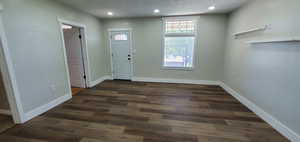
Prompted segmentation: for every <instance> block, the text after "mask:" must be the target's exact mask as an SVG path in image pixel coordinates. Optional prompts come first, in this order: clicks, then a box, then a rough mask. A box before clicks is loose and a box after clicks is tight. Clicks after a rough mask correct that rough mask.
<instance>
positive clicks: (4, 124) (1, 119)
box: [0, 114, 15, 142]
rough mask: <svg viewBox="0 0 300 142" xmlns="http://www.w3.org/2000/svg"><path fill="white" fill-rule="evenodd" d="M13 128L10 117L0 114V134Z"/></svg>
mask: <svg viewBox="0 0 300 142" xmlns="http://www.w3.org/2000/svg"><path fill="white" fill-rule="evenodd" d="M14 126H15V124H14V122H13V119H12V116H9V115H4V114H0V134H1V133H3V132H5V131H6V130H7V129H9V128H12V127H14ZM1 142H2V141H1Z"/></svg>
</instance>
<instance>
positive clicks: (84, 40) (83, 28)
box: [58, 18, 92, 95]
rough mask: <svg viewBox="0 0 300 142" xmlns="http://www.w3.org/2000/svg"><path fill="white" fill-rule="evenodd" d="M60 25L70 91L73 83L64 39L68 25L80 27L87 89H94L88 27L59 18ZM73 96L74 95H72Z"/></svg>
mask: <svg viewBox="0 0 300 142" xmlns="http://www.w3.org/2000/svg"><path fill="white" fill-rule="evenodd" d="M58 23H59V26H60V32H61V40H62V46H63V54H64V58H65V68H66V71H67V77H68V86H69V90H70V92H72V91H71V81H70V72H69V66H68V59H67V53H66V52H67V49H66V47H65V38H64V31H63V28H62V25H64V24H66V25H71V26H74V27H78V28H80V32H81V34H82V39H81V40H82V49H83V50H82V51H83V53H82V56H83V64H84V71H85V75H86V79H85V81H86V84H87V87H92V86H91V72H90V63H89V59H88V57H89V54H88V49H87V47H88V46H87V34H86V32H87V27H86V25H84V24H81V23H77V22H74V21H69V20H65V19H60V18H58ZM70 94H71V95H72V93H70Z"/></svg>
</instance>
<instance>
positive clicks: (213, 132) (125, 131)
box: [0, 81, 288, 142]
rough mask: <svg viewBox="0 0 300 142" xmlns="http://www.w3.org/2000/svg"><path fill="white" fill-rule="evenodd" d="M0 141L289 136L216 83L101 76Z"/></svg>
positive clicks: (279, 139) (179, 141) (214, 140)
mask: <svg viewBox="0 0 300 142" xmlns="http://www.w3.org/2000/svg"><path fill="white" fill-rule="evenodd" d="M0 141H1V142H2V141H3V142H288V140H287V139H286V138H284V137H283V136H281V135H280V134H279V133H278V132H276V131H275V130H274V129H273V128H271V126H270V125H268V124H267V123H265V122H264V121H263V120H261V119H260V118H259V117H257V116H256V115H255V114H254V113H252V112H251V111H250V110H249V109H247V108H246V107H245V106H243V105H242V104H241V103H240V102H238V101H237V100H236V99H234V98H233V97H232V96H230V95H229V94H227V93H226V92H225V91H224V90H223V89H222V88H220V87H218V86H203V85H186V84H163V83H143V82H127V81H105V82H103V83H101V84H99V85H98V86H96V87H95V88H92V89H86V90H83V91H81V92H80V93H79V94H77V95H76V96H74V97H73V99H72V100H70V101H68V102H66V103H64V104H62V105H60V106H58V107H56V108H54V109H52V110H51V111H49V112H47V113H45V114H43V115H41V116H39V117H37V118H35V119H33V120H31V121H30V122H28V123H26V124H24V125H18V126H16V127H15V128H13V129H10V130H9V131H7V132H5V133H3V134H1V135H0Z"/></svg>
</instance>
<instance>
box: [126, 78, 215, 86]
mask: <svg viewBox="0 0 300 142" xmlns="http://www.w3.org/2000/svg"><path fill="white" fill-rule="evenodd" d="M132 81H137V82H160V83H184V84H200V85H219V84H220V83H219V81H211V80H187V79H170V78H151V77H133V78H132Z"/></svg>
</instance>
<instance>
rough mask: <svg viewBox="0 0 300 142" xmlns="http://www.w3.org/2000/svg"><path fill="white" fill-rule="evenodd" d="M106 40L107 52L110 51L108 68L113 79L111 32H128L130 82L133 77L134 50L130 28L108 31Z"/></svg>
mask: <svg viewBox="0 0 300 142" xmlns="http://www.w3.org/2000/svg"><path fill="white" fill-rule="evenodd" d="M107 31H108V40H109V50H110V67H111V76H112V78H113V79H114V66H113V56H112V47H111V42H112V41H111V36H112V35H111V32H118V31H128V32H129V37H130V41H129V42H130V43H129V44H130V45H129V46H130V47H129V48H130V54H131V60H130V65H131V67H130V68H131V73H130V74H131V75H130V78H131V80H132V78H133V76H134V56H133V55H134V49H133V36H132V29H131V28H112V29H108V30H107Z"/></svg>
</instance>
